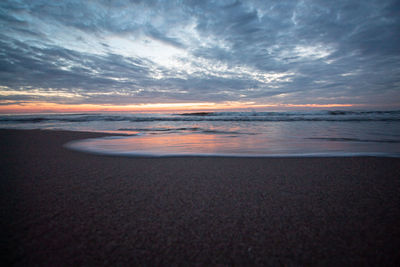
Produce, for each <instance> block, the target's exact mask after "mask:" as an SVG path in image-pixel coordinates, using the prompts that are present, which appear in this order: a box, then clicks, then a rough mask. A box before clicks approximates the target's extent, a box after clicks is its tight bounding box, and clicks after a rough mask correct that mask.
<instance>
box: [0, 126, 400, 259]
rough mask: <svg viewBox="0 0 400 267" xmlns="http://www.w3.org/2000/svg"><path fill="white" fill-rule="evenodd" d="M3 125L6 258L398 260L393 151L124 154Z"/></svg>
mask: <svg viewBox="0 0 400 267" xmlns="http://www.w3.org/2000/svg"><path fill="white" fill-rule="evenodd" d="M95 136H101V134H94V133H78V132H62V131H37V130H29V131H17V130H0V151H1V155H0V157H1V160H0V175H1V180H0V182H1V185H0V190H1V198H0V200H1V202H0V204H1V206H0V207H1V239H2V240H1V244H2V247H1V251H2V259H3V260H2V261H3V262H4V261H5V262H6V263H8V264H10V265H15V266H34V265H40V266H71V265H90V266H94V265H96V266H98V265H114V266H115V265H121V266H126V265H138V264H141V265H143V264H145V265H150V266H151V265H167V266H170V265H229V266H230V265H272V266H275V265H288V266H291V265H324V266H329V265H331V266H337V265H340V264H346V265H355V264H357V265H360V264H363V265H373V266H383V265H386V266H396V265H397V266H398V265H399V263H400V258H399V256H398V255H399V254H400V253H399V252H400V224H399V221H400V178H399V177H400V159H398V158H372V157H371V158H210V157H204V158H201V157H197V158H196V157H190V158H123V157H107V156H99V155H90V154H85V153H80V152H75V151H70V150H67V149H65V148H63V146H62V145H63V144H65V143H66V142H68V141H71V140H76V139H81V138H87V137H95Z"/></svg>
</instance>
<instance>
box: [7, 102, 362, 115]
mask: <svg viewBox="0 0 400 267" xmlns="http://www.w3.org/2000/svg"><path fill="white" fill-rule="evenodd" d="M3 104H5V103H3ZM353 106H355V105H353V104H279V103H277V104H256V103H254V102H223V103H212V102H205V103H153V104H134V105H99V104H75V105H74V104H55V103H46V102H36V103H24V104H8V105H7V104H6V105H0V113H40V112H42V113H45V112H50V113H53V112H71V113H73V112H170V111H202V110H240V109H268V108H288V109H290V108H340V107H353Z"/></svg>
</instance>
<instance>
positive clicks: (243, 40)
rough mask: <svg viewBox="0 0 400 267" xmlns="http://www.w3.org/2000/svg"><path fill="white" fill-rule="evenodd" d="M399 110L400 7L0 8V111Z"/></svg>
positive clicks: (376, 2) (65, 4)
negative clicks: (347, 108)
mask: <svg viewBox="0 0 400 267" xmlns="http://www.w3.org/2000/svg"><path fill="white" fill-rule="evenodd" d="M318 107H320V108H331V107H332V108H336V109H338V108H339V109H340V108H346V107H352V108H373V109H400V1H398V0H397V1H396V0H363V1H352V0H347V1H343V0H335V1H325V0H304V1H288V0H280V1H265V0H264V1H262V0H260V1H258V0H249V1H230V0H229V1H228V0H221V1H161V0H160V1H153V0H148V1H140V0H114V1H111V0H98V1H94V0H87V1H77V0H64V1H44V0H29V1H28V0H14V1H9V0H2V1H0V112H18V111H25V112H33V111H62V112H65V111H84V110H86V111H97V110H102V111H107V110H109V111H123V110H128V111H129V110H139V111H141V110H143V111H146V110H169V109H196V110H206V109H207V110H208V109H235V108H236V109H237V108H255V109H258V108H259V109H263V108H264V109H274V108H318Z"/></svg>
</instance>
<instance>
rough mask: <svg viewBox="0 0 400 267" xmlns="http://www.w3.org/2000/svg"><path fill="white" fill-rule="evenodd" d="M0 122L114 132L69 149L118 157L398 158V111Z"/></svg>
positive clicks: (1, 119)
mask: <svg viewBox="0 0 400 267" xmlns="http://www.w3.org/2000/svg"><path fill="white" fill-rule="evenodd" d="M0 128H12V129H51V130H73V131H92V132H108V133H114V134H115V136H111V137H110V136H109V137H104V138H96V139H86V140H77V141H74V142H71V143H69V144H66V146H67V147H68V148H71V149H75V150H80V151H86V152H91V153H100V154H109V155H125V156H182V155H184V156H202V155H204V156H206V155H214V156H351V155H366V156H392V157H399V156H400V111H329V110H326V111H308V112H299V111H291V112H207V113H205V112H203V113H176V114H156V113H151V114H127V113H119V114H110V113H105V114H101V113H97V114H90V113H89V114H31V115H1V116H0Z"/></svg>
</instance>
